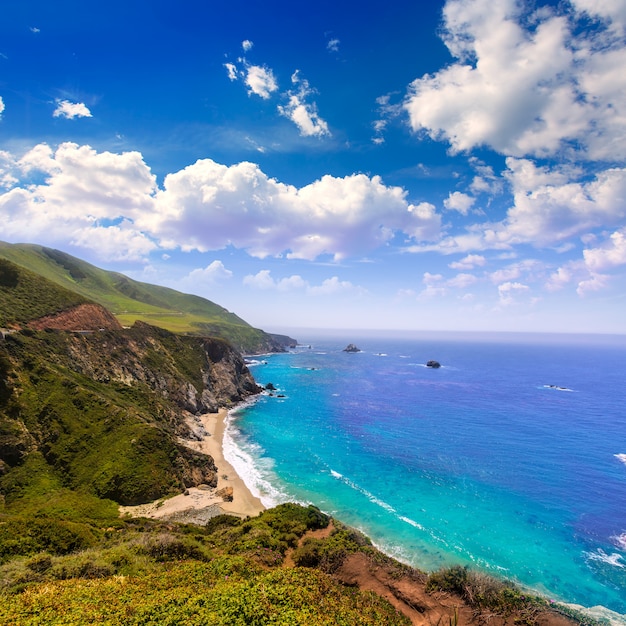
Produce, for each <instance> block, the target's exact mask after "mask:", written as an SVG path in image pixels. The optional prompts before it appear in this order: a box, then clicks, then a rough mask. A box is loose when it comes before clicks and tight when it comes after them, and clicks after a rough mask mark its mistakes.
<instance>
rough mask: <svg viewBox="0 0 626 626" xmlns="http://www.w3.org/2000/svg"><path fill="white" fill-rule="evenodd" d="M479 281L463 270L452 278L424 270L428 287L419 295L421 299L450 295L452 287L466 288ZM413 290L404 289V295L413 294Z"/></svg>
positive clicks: (424, 281) (424, 280)
mask: <svg viewBox="0 0 626 626" xmlns="http://www.w3.org/2000/svg"><path fill="white" fill-rule="evenodd" d="M477 282H478V278H477V277H476V276H474V275H473V274H468V273H466V272H461V273H460V274H457V275H456V276H453V277H452V278H445V277H444V275H443V274H432V273H431V272H424V274H423V276H422V283H423V284H424V285H426V287H425V288H424V289H423V290H422V291H420V292H419V294H418V295H417V297H418V299H420V300H430V299H433V298H440V297H443V296H446V295H448V293H449V292H450V289H460V290H464V289H467V288H468V287H470V286H471V285H474V284H476V283H477ZM412 293H413V291H412V290H404V292H403V295H410V294H412Z"/></svg>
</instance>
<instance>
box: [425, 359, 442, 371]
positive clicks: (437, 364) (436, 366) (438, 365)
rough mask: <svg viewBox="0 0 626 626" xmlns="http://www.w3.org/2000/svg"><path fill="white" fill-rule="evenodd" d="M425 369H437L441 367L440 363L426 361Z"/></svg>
mask: <svg viewBox="0 0 626 626" xmlns="http://www.w3.org/2000/svg"><path fill="white" fill-rule="evenodd" d="M426 367H431V368H432V369H437V368H438V367H441V363H439V361H427V363H426Z"/></svg>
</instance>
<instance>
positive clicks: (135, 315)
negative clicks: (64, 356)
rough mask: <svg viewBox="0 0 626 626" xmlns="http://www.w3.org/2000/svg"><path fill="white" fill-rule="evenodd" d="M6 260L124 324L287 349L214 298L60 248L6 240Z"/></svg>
mask: <svg viewBox="0 0 626 626" xmlns="http://www.w3.org/2000/svg"><path fill="white" fill-rule="evenodd" d="M0 259H6V260H8V261H11V262H12V263H15V264H17V265H19V266H21V267H23V268H25V269H27V270H29V271H30V272H33V273H34V274H36V275H39V276H41V277H43V278H45V279H47V280H48V281H50V282H51V283H53V284H55V285H57V286H58V287H61V288H63V289H65V290H68V291H69V292H72V293H73V294H75V295H74V296H73V298H74V299H75V300H76V302H77V303H79V302H82V301H85V299H86V300H91V301H94V302H97V303H98V304H101V305H102V306H104V307H105V308H106V309H108V310H109V311H110V312H111V313H113V314H114V315H115V316H116V317H117V319H118V321H119V322H120V324H122V325H123V326H132V324H133V323H134V322H135V321H137V320H141V321H145V322H148V323H150V324H154V325H155V326H159V327H161V328H165V329H167V330H170V331H172V332H177V333H186V334H196V335H211V336H216V337H222V338H224V339H227V340H228V341H230V342H231V343H232V344H233V345H234V346H235V347H237V348H238V349H239V350H241V351H243V352H259V351H272V350H274V351H275V350H278V349H280V348H281V346H280V345H278V344H277V342H276V341H275V340H274V339H273V338H272V337H271V336H270V335H268V334H267V333H264V332H263V331H262V330H259V329H256V328H253V327H252V326H250V324H248V323H247V322H245V321H244V320H242V319H241V318H240V317H238V316H237V315H235V314H234V313H231V312H230V311H228V310H226V309H225V308H224V307H222V306H219V305H218V304H215V303H214V302H211V301H210V300H206V299H205V298H201V297H199V296H192V295H188V294H184V293H181V292H179V291H176V290H174V289H169V288H167V287H160V286H157V285H150V284H148V283H142V282H139V281H135V280H132V279H130V278H128V277H127V276H124V275H123V274H119V273H117V272H109V271H106V270H102V269H100V268H98V267H96V266H94V265H91V264H90V263H87V262H86V261H82V260H80V259H78V258H76V257H73V256H71V255H69V254H66V253H64V252H61V251H59V250H53V249H51V248H46V247H43V246H39V245H34V244H9V243H4V242H0ZM6 280H10V278H5V281H6ZM31 283H32V279H31ZM46 291H48V292H49V291H50V288H49V287H46ZM59 293H61V292H59ZM63 293H64V295H63V296H62V298H63V301H68V302H69V300H71V299H72V298H69V299H68V296H67V294H66V293H65V292H63ZM81 298H82V300H81ZM53 308H54V307H53ZM56 310H57V309H55V311H56Z"/></svg>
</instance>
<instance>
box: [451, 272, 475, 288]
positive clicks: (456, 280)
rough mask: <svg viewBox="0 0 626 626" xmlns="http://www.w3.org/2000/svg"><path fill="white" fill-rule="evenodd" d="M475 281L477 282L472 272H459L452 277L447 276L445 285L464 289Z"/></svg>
mask: <svg viewBox="0 0 626 626" xmlns="http://www.w3.org/2000/svg"><path fill="white" fill-rule="evenodd" d="M476 282H478V278H476V276H474V275H473V274H467V273H461V274H457V275H456V276H454V277H453V278H449V279H448V280H447V281H446V285H447V286H448V287H454V288H456V289H465V288H467V287H469V286H470V285H473V284H475V283H476Z"/></svg>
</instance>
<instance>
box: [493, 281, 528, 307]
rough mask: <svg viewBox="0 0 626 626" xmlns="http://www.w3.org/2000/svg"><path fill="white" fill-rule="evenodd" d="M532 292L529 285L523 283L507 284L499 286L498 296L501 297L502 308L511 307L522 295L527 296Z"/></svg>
mask: <svg viewBox="0 0 626 626" xmlns="http://www.w3.org/2000/svg"><path fill="white" fill-rule="evenodd" d="M528 291H530V287H529V286H528V285H524V284H523V283H517V282H516V283H513V282H506V283H502V284H501V285H498V296H499V297H500V304H501V305H502V306H511V305H513V304H515V302H516V301H517V297H518V296H519V295H520V294H525V293H527V292H528Z"/></svg>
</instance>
